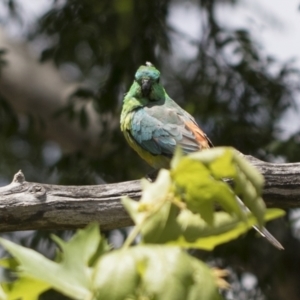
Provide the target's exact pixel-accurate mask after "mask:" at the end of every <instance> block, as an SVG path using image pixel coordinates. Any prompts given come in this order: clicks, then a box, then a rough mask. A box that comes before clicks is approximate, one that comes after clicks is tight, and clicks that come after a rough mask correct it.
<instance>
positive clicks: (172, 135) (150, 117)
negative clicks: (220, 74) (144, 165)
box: [130, 106, 200, 157]
mask: <svg viewBox="0 0 300 300" xmlns="http://www.w3.org/2000/svg"><path fill="white" fill-rule="evenodd" d="M162 110H164V111H162ZM162 116H163V117H162ZM183 117H184V116H180V114H178V113H176V112H174V111H173V110H171V109H166V108H164V107H162V106H160V107H158V106H153V107H150V108H149V107H143V108H140V109H138V110H136V111H135V113H134V114H133V116H132V119H131V126H130V128H131V130H130V134H131V136H132V137H133V138H134V140H135V141H136V142H137V143H138V144H139V145H140V146H141V147H142V148H143V149H145V150H146V151H148V152H150V153H151V154H153V155H165V156H170V157H171V156H172V154H173V153H174V151H175V148H176V145H180V146H181V147H182V149H183V151H184V152H185V153H189V152H195V151H197V150H199V149H200V147H199V144H198V143H197V141H196V139H195V136H194V134H193V132H191V131H190V130H189V129H188V128H187V127H186V126H185V122H184V119H183ZM192 120H193V119H192Z"/></svg>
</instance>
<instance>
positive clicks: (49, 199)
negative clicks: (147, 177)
mask: <svg viewBox="0 0 300 300" xmlns="http://www.w3.org/2000/svg"><path fill="white" fill-rule="evenodd" d="M246 158H247V159H248V160H249V161H250V162H251V163H252V164H253V165H254V166H256V167H257V168H258V169H259V171H260V172H261V173H262V174H263V175H264V177H265V180H266V184H265V188H264V193H263V197H264V200H265V202H266V204H267V206H270V207H280V208H285V209H287V208H295V207H300V163H293V164H271V163H267V162H263V161H260V160H258V159H256V158H254V157H251V156H246ZM125 195H127V196H129V197H131V198H133V199H136V200H138V199H139V198H140V196H141V188H140V182H139V181H138V180H136V181H128V182H121V183H114V184H103V185H94V186H60V185H48V184H41V183H33V182H26V181H25V177H24V175H23V173H22V172H21V171H19V172H18V173H17V174H16V175H15V176H14V179H13V181H12V183H11V184H9V185H7V186H4V187H1V188H0V231H14V230H28V229H52V230H53V229H74V228H79V227H83V226H85V225H86V224H88V223H90V222H98V223H99V224H100V225H101V228H102V229H103V230H108V229H115V228H120V227H124V226H129V225H132V221H131V220H130V218H129V216H128V215H127V213H126V212H125V210H124V209H123V206H122V204H121V202H120V199H121V198H122V196H125Z"/></svg>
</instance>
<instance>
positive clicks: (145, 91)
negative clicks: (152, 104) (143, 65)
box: [142, 79, 151, 96]
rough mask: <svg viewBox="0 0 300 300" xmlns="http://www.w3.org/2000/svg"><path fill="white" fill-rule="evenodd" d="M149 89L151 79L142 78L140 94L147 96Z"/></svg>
mask: <svg viewBox="0 0 300 300" xmlns="http://www.w3.org/2000/svg"><path fill="white" fill-rule="evenodd" d="M150 91H151V81H150V79H143V80H142V94H143V95H144V96H148V95H149V94H150Z"/></svg>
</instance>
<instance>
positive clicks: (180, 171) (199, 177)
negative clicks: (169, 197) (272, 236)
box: [171, 147, 266, 227]
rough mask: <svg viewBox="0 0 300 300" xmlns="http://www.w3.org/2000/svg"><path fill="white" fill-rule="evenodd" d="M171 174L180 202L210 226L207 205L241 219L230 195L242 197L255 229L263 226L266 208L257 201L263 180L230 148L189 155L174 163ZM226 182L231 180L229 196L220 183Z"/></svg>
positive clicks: (210, 219)
mask: <svg viewBox="0 0 300 300" xmlns="http://www.w3.org/2000/svg"><path fill="white" fill-rule="evenodd" d="M200 166H201V167H200ZM171 174H172V179H173V180H174V182H175V185H176V186H177V192H178V194H180V196H181V198H182V200H184V201H186V202H187V205H188V207H189V209H191V210H192V211H193V212H198V213H200V214H201V215H202V217H203V219H204V220H206V221H207V222H208V223H209V224H210V225H212V223H213V217H212V215H211V207H209V205H208V204H207V203H204V202H208V201H211V203H214V202H216V203H218V204H219V205H221V206H222V208H223V209H224V210H225V211H227V212H228V213H230V214H232V215H233V214H235V215H237V216H239V217H240V218H243V212H242V210H241V209H242V207H241V206H240V207H239V204H238V201H235V200H234V199H233V198H234V193H233V191H234V192H235V193H236V194H238V195H240V196H241V200H242V201H243V202H244V204H245V206H246V207H247V208H248V209H249V210H250V211H251V212H252V213H253V215H254V216H255V217H256V219H257V221H258V225H259V226H260V227H261V226H262V225H263V224H264V213H265V209H266V208H265V204H264V202H263V200H262V199H261V197H260V195H261V192H262V188H263V183H264V178H263V176H262V175H261V174H260V173H259V172H258V171H257V170H256V169H255V168H254V167H253V166H252V165H251V164H250V163H248V162H247V161H246V160H245V159H244V158H243V157H242V156H241V154H240V153H239V152H237V151H236V150H234V149H233V148H230V147H221V148H214V149H211V150H205V151H201V152H195V153H192V154H190V155H188V156H186V157H185V158H183V159H181V160H180V161H179V162H178V159H177V163H176V167H173V169H172V171H171ZM225 178H231V179H232V180H233V182H234V189H233V191H232V193H231V195H230V192H229V190H230V188H229V187H227V189H226V188H225V187H224V186H223V185H222V182H220V180H222V179H225ZM197 195H198V196H197ZM243 210H245V209H243ZM201 212H202V213H201Z"/></svg>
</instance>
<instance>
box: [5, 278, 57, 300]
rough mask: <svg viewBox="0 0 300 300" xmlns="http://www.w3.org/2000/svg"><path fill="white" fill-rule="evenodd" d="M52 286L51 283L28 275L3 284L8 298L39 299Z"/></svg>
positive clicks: (7, 299)
mask: <svg viewBox="0 0 300 300" xmlns="http://www.w3.org/2000/svg"><path fill="white" fill-rule="evenodd" d="M50 288H51V285H50V284H48V283H45V282H43V281H40V280H38V279H34V278H30V277H26V276H23V277H21V278H20V279H18V280H16V281H15V282H13V283H6V284H3V289H4V292H5V293H6V297H7V298H6V300H16V299H22V300H38V299H39V295H40V294H42V293H43V292H45V291H47V290H48V289H50ZM0 299H1V298H0Z"/></svg>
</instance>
